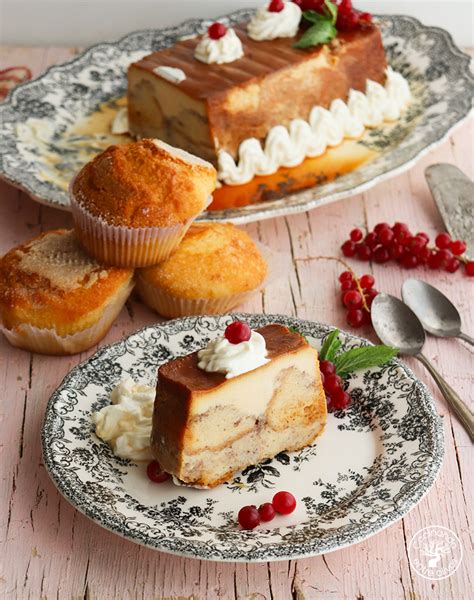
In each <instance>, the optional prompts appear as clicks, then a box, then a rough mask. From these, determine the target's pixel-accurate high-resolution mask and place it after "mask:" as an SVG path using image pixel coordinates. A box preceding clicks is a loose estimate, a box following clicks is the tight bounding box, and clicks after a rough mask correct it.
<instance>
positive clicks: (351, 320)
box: [346, 308, 364, 327]
mask: <svg viewBox="0 0 474 600" xmlns="http://www.w3.org/2000/svg"><path fill="white" fill-rule="evenodd" d="M346 321H347V323H348V324H349V325H350V326H351V327H360V326H361V325H362V323H363V321H364V313H363V311H362V310H360V309H354V308H351V310H348V311H347V316H346Z"/></svg>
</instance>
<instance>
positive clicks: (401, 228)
mask: <svg viewBox="0 0 474 600" xmlns="http://www.w3.org/2000/svg"><path fill="white" fill-rule="evenodd" d="M392 230H393V233H394V234H395V235H396V236H397V237H398V236H399V235H400V233H403V234H404V235H405V236H406V235H410V230H409V229H408V225H407V224H406V223H398V222H397V223H395V225H394V226H393V227H392Z"/></svg>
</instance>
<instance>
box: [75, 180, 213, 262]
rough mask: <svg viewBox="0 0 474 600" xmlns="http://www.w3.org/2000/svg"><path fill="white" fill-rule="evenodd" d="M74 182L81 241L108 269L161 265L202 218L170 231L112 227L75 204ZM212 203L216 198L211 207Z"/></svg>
mask: <svg viewBox="0 0 474 600" xmlns="http://www.w3.org/2000/svg"><path fill="white" fill-rule="evenodd" d="M73 181H74V180H73ZM73 181H72V182H71V184H70V187H69V197H70V201H71V209H72V215H73V218H74V224H75V228H76V233H77V237H78V238H79V240H80V241H81V244H82V245H83V246H84V248H85V249H86V250H87V252H88V253H89V254H90V255H91V256H93V257H94V258H96V259H97V260H99V261H100V262H103V263H105V264H108V265H113V266H116V267H148V266H152V265H157V264H159V263H160V262H162V261H164V260H166V259H167V258H168V257H169V256H170V255H171V254H172V253H173V251H174V250H175V249H176V248H177V247H178V245H179V243H180V242H181V240H182V239H183V236H184V234H185V233H186V231H187V230H188V229H189V227H190V225H191V223H192V222H193V221H194V220H195V219H196V217H197V216H198V215H199V214H200V213H197V214H195V215H193V216H192V217H190V218H189V219H187V221H185V222H184V223H178V224H177V225H172V226H170V227H127V226H125V225H110V224H109V223H107V222H106V221H105V220H104V219H101V218H100V217H97V216H96V215H93V214H92V213H90V212H89V211H88V210H86V209H85V208H84V207H83V206H81V205H80V204H79V203H78V202H77V201H76V200H75V198H74V194H73V193H72V192H71V189H72V185H73ZM211 201H212V198H210V199H209V203H210V202H211ZM209 203H208V204H207V205H206V206H205V207H204V209H203V210H205V209H206V208H207V206H209Z"/></svg>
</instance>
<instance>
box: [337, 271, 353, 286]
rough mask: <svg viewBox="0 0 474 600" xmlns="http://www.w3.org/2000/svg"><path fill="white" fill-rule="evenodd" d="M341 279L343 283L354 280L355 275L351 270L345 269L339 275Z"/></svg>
mask: <svg viewBox="0 0 474 600" xmlns="http://www.w3.org/2000/svg"><path fill="white" fill-rule="evenodd" d="M339 281H340V282H341V283H342V282H343V281H354V276H353V275H352V273H351V272H350V271H343V272H342V273H341V274H340V275H339Z"/></svg>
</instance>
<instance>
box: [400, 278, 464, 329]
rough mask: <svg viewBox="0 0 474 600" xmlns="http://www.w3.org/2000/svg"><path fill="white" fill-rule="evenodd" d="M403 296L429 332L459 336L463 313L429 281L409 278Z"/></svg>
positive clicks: (405, 283) (404, 286)
mask: <svg viewBox="0 0 474 600" xmlns="http://www.w3.org/2000/svg"><path fill="white" fill-rule="evenodd" d="M402 298H403V301H404V302H405V304H407V305H408V306H409V307H410V308H411V309H412V311H413V312H414V313H415V314H416V316H417V317H418V318H419V319H420V321H421V323H422V325H423V327H424V328H425V330H426V331H427V332H428V333H431V334H432V335H437V336H440V337H457V336H458V335H459V334H460V333H461V315H460V314H459V312H458V310H457V308H456V307H455V306H454V304H453V303H452V302H451V301H450V300H449V299H448V298H447V297H446V296H445V295H444V294H443V293H441V292H440V291H439V290H437V289H436V288H435V287H433V286H432V285H430V284H429V283H426V282H425V281H421V280H419V279H407V280H406V281H405V282H404V284H403V286H402Z"/></svg>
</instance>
